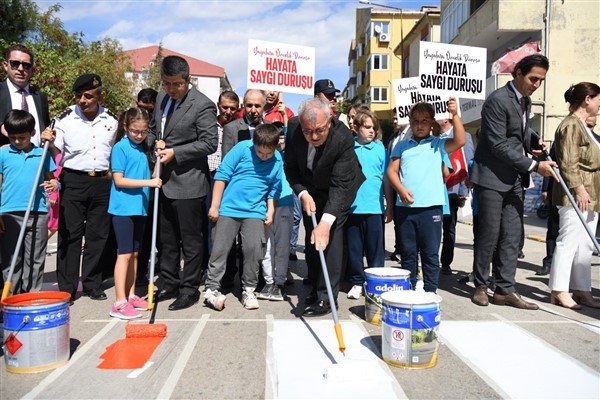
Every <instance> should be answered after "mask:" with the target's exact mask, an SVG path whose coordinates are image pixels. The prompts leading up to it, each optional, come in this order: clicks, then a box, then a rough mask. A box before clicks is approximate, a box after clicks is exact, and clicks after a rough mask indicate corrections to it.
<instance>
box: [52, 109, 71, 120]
mask: <svg viewBox="0 0 600 400" xmlns="http://www.w3.org/2000/svg"><path fill="white" fill-rule="evenodd" d="M71 112H73V109H72V108H70V107H67V108H65V109H64V110H63V111H62V112H61V113H60V114H58V115H57V116H56V119H63V118H65V117H66V116H67V115H69V114H71Z"/></svg>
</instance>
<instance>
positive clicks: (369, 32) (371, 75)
mask: <svg viewBox="0 0 600 400" xmlns="http://www.w3.org/2000/svg"><path fill="white" fill-rule="evenodd" d="M423 14H424V13H423V11H416V10H401V9H399V8H398V9H381V8H377V7H369V8H357V9H356V32H355V38H354V39H353V40H352V41H351V44H350V50H349V52H348V68H349V79H348V83H347V84H346V88H345V90H344V93H343V95H344V98H345V99H347V100H349V101H350V102H356V101H358V102H363V103H366V104H369V106H370V108H371V110H372V111H373V112H374V113H375V115H377V117H378V118H379V119H380V120H381V121H388V122H389V123H391V120H392V117H393V109H394V107H395V104H394V96H393V92H392V80H393V79H398V78H401V77H402V54H399V55H397V54H394V49H395V48H396V47H397V45H398V44H399V43H400V42H401V41H402V40H403V38H404V37H405V35H406V34H407V33H408V32H410V30H411V29H412V28H413V26H414V25H415V23H416V22H417V21H419V19H420V18H421V17H422V16H423Z"/></svg>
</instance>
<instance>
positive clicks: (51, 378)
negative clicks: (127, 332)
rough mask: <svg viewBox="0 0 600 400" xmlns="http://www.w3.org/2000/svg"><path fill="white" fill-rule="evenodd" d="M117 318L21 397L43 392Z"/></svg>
mask: <svg viewBox="0 0 600 400" xmlns="http://www.w3.org/2000/svg"><path fill="white" fill-rule="evenodd" d="M118 322H119V321H118V320H112V321H110V322H109V323H108V324H107V325H106V326H105V327H104V328H102V329H101V330H100V332H98V333H97V334H96V335H94V337H93V338H91V339H90V340H89V341H88V342H87V343H86V344H84V345H83V346H81V348H79V349H77V351H76V352H75V353H74V354H73V357H71V359H70V360H69V362H68V363H67V364H65V365H63V366H62V367H58V368H57V369H55V370H54V371H52V373H51V374H50V375H48V376H47V377H45V378H44V379H43V380H42V381H41V382H40V383H39V384H38V385H37V386H36V387H35V388H34V389H33V390H32V391H31V392H29V393H27V394H26V395H25V396H23V399H34V398H35V397H36V396H37V395H39V394H40V393H43V392H44V390H45V389H46V388H47V387H48V386H50V385H51V384H52V382H54V381H55V380H56V379H58V378H59V377H60V376H61V375H62V374H63V373H64V372H66V371H67V370H68V369H69V367H71V366H72V365H74V364H75V363H76V362H77V360H79V359H80V358H81V357H83V356H84V355H85V354H86V353H87V352H88V350H90V349H91V348H92V347H94V345H95V344H96V343H98V341H100V339H102V338H103V337H104V336H105V335H106V334H107V333H108V332H110V330H111V329H113V328H114V327H115V325H117V323H118Z"/></svg>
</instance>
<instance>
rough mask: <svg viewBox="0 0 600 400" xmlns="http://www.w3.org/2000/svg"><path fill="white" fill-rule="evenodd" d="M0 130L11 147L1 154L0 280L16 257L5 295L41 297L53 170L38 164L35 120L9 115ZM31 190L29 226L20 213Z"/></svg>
mask: <svg viewBox="0 0 600 400" xmlns="http://www.w3.org/2000/svg"><path fill="white" fill-rule="evenodd" d="M4 128H5V129H6V133H7V134H8V140H9V141H10V145H9V146H6V147H3V148H2V149H0V186H1V187H2V199H1V201H0V233H2V234H3V238H2V241H1V251H2V275H3V277H4V281H5V282H6V280H7V278H8V273H9V270H10V265H11V262H12V257H13V256H14V257H17V259H16V260H15V268H14V270H13V275H12V279H11V290H10V293H9V294H19V293H27V292H39V291H40V290H42V282H43V277H44V267H45V264H46V245H47V243H48V204H47V201H48V200H47V196H48V193H50V192H55V191H56V190H58V182H57V181H56V179H54V174H53V171H54V170H55V169H56V167H55V165H54V161H53V160H52V157H50V156H49V155H47V156H46V157H45V158H44V159H43V160H42V155H43V153H44V151H43V149H41V148H39V147H37V146H35V145H34V144H33V143H31V137H32V136H34V135H35V118H34V117H33V115H31V114H30V113H28V112H27V111H23V110H12V111H10V112H9V113H8V114H7V115H6V118H5V119H4ZM40 163H43V166H42V173H41V174H40V178H39V181H38V182H35V181H34V180H35V178H36V176H37V172H38V169H39V166H40ZM34 185H35V187H37V189H36V190H35V197H34V199H33V203H32V205H31V210H30V213H29V218H28V221H25V220H24V215H23V213H24V212H26V211H27V206H28V205H29V198H30V197H31V191H32V190H33V188H34ZM24 223H26V224H27V225H26V226H27V228H26V230H25V236H24V237H23V246H22V248H21V249H17V250H16V251H15V248H16V246H17V241H18V238H19V233H20V231H21V226H22V225H23V224H24Z"/></svg>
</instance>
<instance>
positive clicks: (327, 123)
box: [302, 119, 331, 136]
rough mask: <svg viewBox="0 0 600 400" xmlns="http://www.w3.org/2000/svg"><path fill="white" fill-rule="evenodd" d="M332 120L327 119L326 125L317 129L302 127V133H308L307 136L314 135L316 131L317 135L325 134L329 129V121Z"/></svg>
mask: <svg viewBox="0 0 600 400" xmlns="http://www.w3.org/2000/svg"><path fill="white" fill-rule="evenodd" d="M330 121H331V120H330V119H327V122H326V123H325V125H323V126H320V127H318V128H317V129H315V130H312V129H302V133H303V134H304V135H306V136H312V135H314V134H315V133H316V134H317V135H322V134H324V133H325V132H327V131H328V130H329V122H330Z"/></svg>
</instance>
